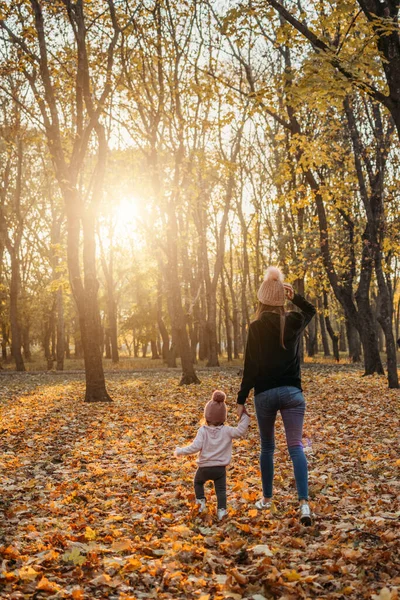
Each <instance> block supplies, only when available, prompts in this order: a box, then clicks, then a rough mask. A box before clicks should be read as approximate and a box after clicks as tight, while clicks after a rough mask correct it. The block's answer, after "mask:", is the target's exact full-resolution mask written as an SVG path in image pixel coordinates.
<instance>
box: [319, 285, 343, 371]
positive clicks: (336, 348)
mask: <svg viewBox="0 0 400 600" xmlns="http://www.w3.org/2000/svg"><path fill="white" fill-rule="evenodd" d="M323 299H324V307H323V308H324V312H325V319H324V320H325V325H326V329H327V331H328V333H329V336H330V338H331V340H332V347H333V356H334V357H335V359H336V360H337V361H338V362H339V359H340V357H339V336H338V335H337V334H336V333H335V332H334V330H333V327H332V325H331V320H330V317H329V305H328V294H327V293H326V291H325V290H324V293H323ZM342 335H343V338H344V336H345V333H344V331H343V333H342ZM328 349H329V346H328ZM344 351H345V350H344Z"/></svg>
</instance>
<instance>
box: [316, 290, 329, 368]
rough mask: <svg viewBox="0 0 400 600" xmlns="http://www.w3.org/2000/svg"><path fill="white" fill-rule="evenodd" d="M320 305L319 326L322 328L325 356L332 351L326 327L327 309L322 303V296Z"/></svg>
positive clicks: (319, 300) (319, 301)
mask: <svg viewBox="0 0 400 600" xmlns="http://www.w3.org/2000/svg"><path fill="white" fill-rule="evenodd" d="M318 307H319V311H318V313H319V314H318V316H319V326H320V329H321V340H322V348H323V350H324V356H325V357H328V356H330V355H331V351H330V348H329V341H328V334H327V329H326V322H325V315H324V311H325V309H324V306H323V304H322V303H321V299H320V298H319V299H318ZM328 318H329V317H328Z"/></svg>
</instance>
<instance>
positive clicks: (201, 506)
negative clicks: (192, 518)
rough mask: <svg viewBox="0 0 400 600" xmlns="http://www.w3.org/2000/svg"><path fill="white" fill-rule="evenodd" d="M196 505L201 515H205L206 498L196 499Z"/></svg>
mask: <svg viewBox="0 0 400 600" xmlns="http://www.w3.org/2000/svg"><path fill="white" fill-rule="evenodd" d="M196 504H197V505H198V507H199V513H203V512H205V511H206V499H205V498H196Z"/></svg>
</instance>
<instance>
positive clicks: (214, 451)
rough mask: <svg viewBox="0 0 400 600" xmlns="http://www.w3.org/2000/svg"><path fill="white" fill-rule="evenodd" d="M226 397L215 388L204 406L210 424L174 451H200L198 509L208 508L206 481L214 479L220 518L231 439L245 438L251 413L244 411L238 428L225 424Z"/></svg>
mask: <svg viewBox="0 0 400 600" xmlns="http://www.w3.org/2000/svg"><path fill="white" fill-rule="evenodd" d="M225 398H226V394H225V393H224V392H221V391H220V390H215V392H214V393H213V395H212V397H211V400H210V401H209V402H207V404H206V406H205V409H204V418H205V420H206V423H207V425H203V426H202V427H200V429H199V430H198V432H197V435H196V438H195V439H194V441H193V443H192V444H190V446H185V447H184V448H179V447H178V448H176V449H175V453H174V454H175V456H183V455H188V454H196V453H197V452H200V455H199V458H198V465H199V467H198V469H197V471H196V475H195V477H194V491H195V494H196V504H198V505H199V512H203V511H204V510H205V507H206V500H205V497H204V484H205V483H206V481H213V482H214V487H215V493H216V495H217V501H218V510H217V518H218V520H221V519H222V518H223V517H224V516H225V515H226V514H227V511H226V467H227V465H229V463H230V461H231V457H232V440H233V439H234V438H241V437H244V435H245V434H246V432H247V428H248V426H249V423H250V417H249V415H248V414H247V412H244V413H243V414H242V417H241V419H240V421H239V424H238V426H237V427H229V426H228V425H224V422H225V421H226V404H225Z"/></svg>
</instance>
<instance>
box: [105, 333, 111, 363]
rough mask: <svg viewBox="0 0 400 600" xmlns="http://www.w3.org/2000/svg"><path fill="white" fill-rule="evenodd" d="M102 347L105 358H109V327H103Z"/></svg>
mask: <svg viewBox="0 0 400 600" xmlns="http://www.w3.org/2000/svg"><path fill="white" fill-rule="evenodd" d="M104 348H105V351H106V358H111V342H110V329H109V327H105V328H104Z"/></svg>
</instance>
